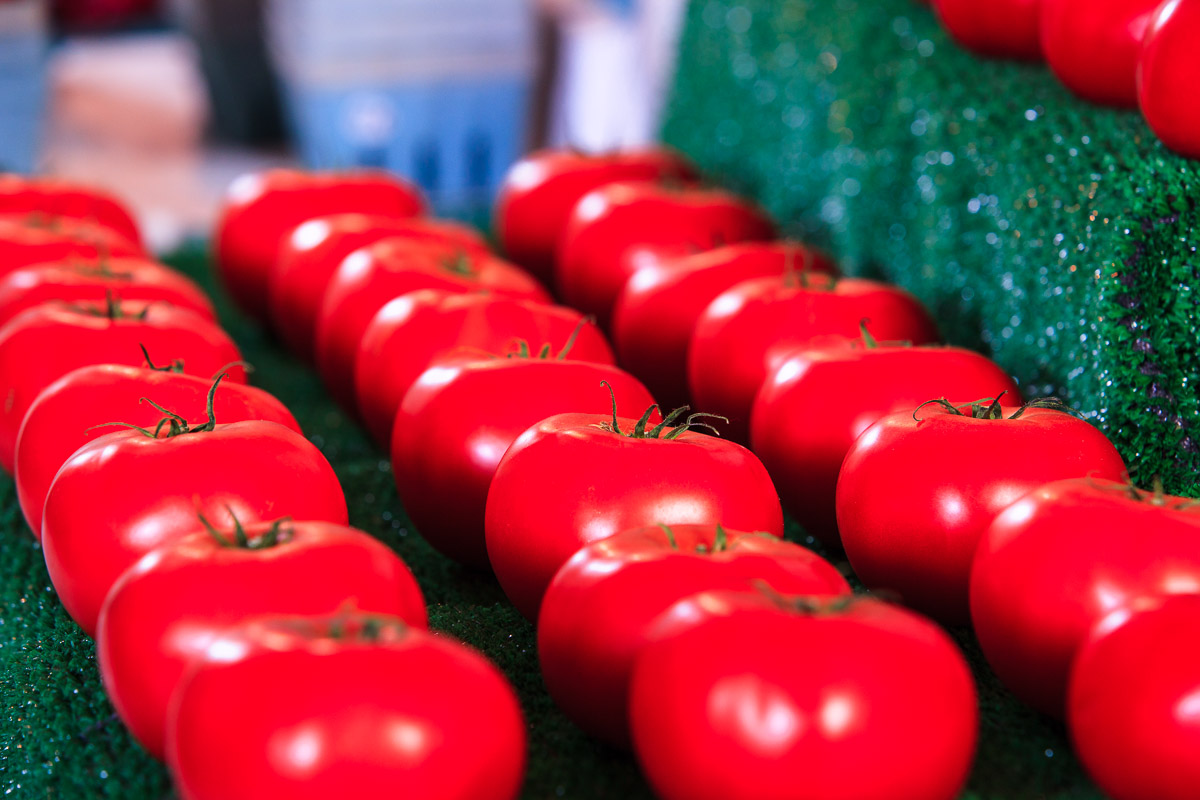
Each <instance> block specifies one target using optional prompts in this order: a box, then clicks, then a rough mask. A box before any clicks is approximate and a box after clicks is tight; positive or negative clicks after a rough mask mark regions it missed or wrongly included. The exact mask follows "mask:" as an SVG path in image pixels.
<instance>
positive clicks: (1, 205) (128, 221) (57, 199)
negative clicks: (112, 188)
mask: <svg viewBox="0 0 1200 800" xmlns="http://www.w3.org/2000/svg"><path fill="white" fill-rule="evenodd" d="M0 214H20V215H26V216H37V215H40V216H42V217H43V218H47V219H50V218H60V219H72V220H83V221H86V222H91V223H95V224H97V225H100V226H103V227H105V228H108V229H110V230H112V231H114V232H115V233H117V234H119V235H120V236H121V237H123V238H124V239H126V240H128V241H129V242H130V243H131V244H134V245H139V246H140V245H141V243H142V238H141V233H140V232H139V231H138V226H137V223H136V222H134V220H133V215H132V214H130V213H129V209H127V208H126V207H125V206H124V204H122V203H121V202H120V201H118V200H117V199H116V198H114V197H113V196H112V195H110V194H109V193H108V192H105V191H103V190H101V189H97V188H96V187H94V186H83V185H80V184H76V183H71V182H69V181H64V180H62V179H60V178H49V177H36V178H34V177H29V176H25V175H13V174H0Z"/></svg>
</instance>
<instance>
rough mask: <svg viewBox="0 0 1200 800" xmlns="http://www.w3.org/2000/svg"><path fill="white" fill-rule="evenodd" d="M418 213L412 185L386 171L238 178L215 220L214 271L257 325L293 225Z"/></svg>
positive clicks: (282, 172) (287, 172) (285, 172)
mask: <svg viewBox="0 0 1200 800" xmlns="http://www.w3.org/2000/svg"><path fill="white" fill-rule="evenodd" d="M424 210H425V201H424V199H423V198H422V197H421V195H420V191H419V190H418V189H417V188H416V187H415V186H413V185H412V184H410V183H408V182H407V181H405V180H403V179H402V178H399V177H397V176H395V175H391V174H388V173H385V172H372V171H358V172H303V171H300V170H292V169H276V170H269V171H267V172H259V173H253V174H249V175H243V176H242V177H240V178H238V179H237V180H236V181H234V182H233V183H232V184H231V185H230V186H229V190H228V191H227V192H226V193H225V202H224V205H223V207H222V209H221V216H220V219H218V220H217V227H216V233H215V236H216V242H215V245H214V250H215V253H216V267H217V272H218V274H219V275H220V277H221V281H222V282H223V283H224V284H225V288H226V289H228V290H229V293H230V295H232V297H233V299H234V300H235V301H236V302H237V304H238V305H239V306H240V307H241V308H242V309H243V310H244V311H246V312H247V313H248V314H250V315H251V316H253V317H255V318H257V319H260V320H264V319H266V318H267V287H268V283H269V281H270V275H271V271H272V269H273V265H274V264H275V261H276V259H277V258H278V257H279V248H280V245H281V244H282V243H283V241H284V239H285V238H286V237H287V236H288V234H290V233H291V232H292V230H293V229H294V228H295V227H296V226H297V225H299V224H300V223H302V222H304V221H305V220H309V219H312V218H313V217H321V216H327V215H329V214H341V213H346V212H360V213H364V214H375V215H380V216H391V217H415V216H419V215H421V214H422V213H423V212H424Z"/></svg>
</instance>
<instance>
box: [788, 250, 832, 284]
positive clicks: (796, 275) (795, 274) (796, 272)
mask: <svg viewBox="0 0 1200 800" xmlns="http://www.w3.org/2000/svg"><path fill="white" fill-rule="evenodd" d="M799 252H800V250H799V249H798V248H796V247H790V248H788V251H787V254H786V255H785V256H784V260H783V285H784V286H785V287H787V288H788V289H811V288H813V286H814V284H813V278H812V275H813V273H812V271H811V270H809V269H808V261H807V260H805V264H804V267H803V268H800V269H798V268H797V267H796V256H797V254H798V253H799ZM821 276H822V278H823V279H824V280H825V281H826V282H823V283H822V284H821V286H819V287H818V288H821V289H825V290H826V291H832V290H833V287H834V286H836V285H837V278H835V277H834V276H832V275H826V274H825V273H821Z"/></svg>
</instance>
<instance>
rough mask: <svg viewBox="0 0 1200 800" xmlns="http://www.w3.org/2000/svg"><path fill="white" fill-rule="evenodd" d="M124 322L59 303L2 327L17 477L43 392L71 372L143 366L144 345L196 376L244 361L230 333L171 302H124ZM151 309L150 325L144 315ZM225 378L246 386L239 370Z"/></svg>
mask: <svg viewBox="0 0 1200 800" xmlns="http://www.w3.org/2000/svg"><path fill="white" fill-rule="evenodd" d="M118 305H119V306H120V308H121V310H122V313H123V314H125V316H124V317H123V318H121V319H111V318H109V317H108V316H103V310H102V309H101V308H97V307H96V306H95V304H89V303H81V304H79V307H82V308H88V309H90V310H91V311H90V313H89V312H84V311H81V310H79V308H77V307H70V306H65V305H61V304H58V303H48V304H43V305H40V306H37V307H36V308H31V309H29V310H28V311H23V312H21V313H20V314H18V315H17V316H15V317H13V318H12V319H11V320H9V321H8V323H7V324H5V325H4V327H3V328H0V386H3V387H5V390H4V392H5V395H4V403H3V404H2V405H0V466H3V468H4V470H5V471H6V472H8V473H10V474H11V473H12V468H13V456H14V450H15V449H16V444H17V432H18V431H19V429H20V426H21V423H22V422H23V421H24V419H25V413H26V412H27V411H28V410H29V407H30V406H31V405H32V404H33V401H34V400H36V399H37V396H38V395H39V394H41V393H42V390H43V389H45V388H46V387H47V386H49V385H50V384H51V383H53V382H54V381H56V380H58V379H59V378H61V377H62V376H63V375H65V374H67V373H68V372H70V371H72V370H74V369H78V368H79V367H84V366H88V365H91V364H128V365H132V366H142V365H144V364H145V363H146V362H145V358H144V357H143V355H142V350H141V347H139V345H142V346H145V348H146V350H147V351H148V352H149V353H150V357H151V358H152V359H154V360H155V362H156V363H160V362H161V363H167V362H169V361H170V360H171V359H179V360H181V361H183V364H184V369H185V371H186V372H187V373H188V374H190V375H201V376H204V377H210V376H212V375H215V374H216V373H217V372H218V371H220V370H221V369H222V368H224V367H227V366H229V365H230V364H232V363H233V362H235V361H240V360H241V358H242V356H241V354H240V353H239V352H238V349H237V346H236V345H235V344H234V343H233V340H232V339H230V338H229V335H228V334H227V333H225V332H224V331H223V330H221V329H220V328H218V327H217V326H216V324H215V323H212V322H209V321H208V320H206V319H204V318H203V317H201V316H199V315H197V314H196V313H195V312H194V311H188V310H187V309H183V308H177V307H175V306H169V305H167V304H165V303H149V304H147V303H145V302H138V301H131V302H128V303H119V304H118ZM147 308H148V309H149V310H148V311H146V315H145V318H144V319H138V318H137V316H138V315H139V314H141V312H142V311H144V310H146V309H147ZM227 374H228V377H227V378H226V379H225V380H227V381H229V382H231V383H245V382H246V371H245V370H244V369H243V368H242V367H240V366H232V367H229V369H228V370H227Z"/></svg>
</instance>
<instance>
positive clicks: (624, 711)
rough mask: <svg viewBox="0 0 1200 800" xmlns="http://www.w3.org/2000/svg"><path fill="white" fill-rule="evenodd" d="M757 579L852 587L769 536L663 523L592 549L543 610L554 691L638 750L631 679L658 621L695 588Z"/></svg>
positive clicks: (541, 639)
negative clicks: (633, 730)
mask: <svg viewBox="0 0 1200 800" xmlns="http://www.w3.org/2000/svg"><path fill="white" fill-rule="evenodd" d="M753 581H762V582H764V583H766V584H767V585H768V586H770V587H771V588H772V589H774V590H775V591H778V592H783V593H786V594H803V595H839V594H849V593H850V585H849V584H847V583H846V579H845V578H843V577H842V575H841V573H839V572H838V571H837V570H836V569H835V568H834V567H833V565H832V564H830V563H829V562H828V561H826V560H825V559H823V558H821V557H820V556H818V555H817V554H816V553H814V552H812V551H811V550H806V549H805V548H803V547H800V546H799V545H795V544H791V543H790V542H784V541H781V540H779V539H778V538H776V537H775V536H772V535H770V534H766V533H748V532H745V531H726V530H725V529H724V528H722V527H720V526H714V525H675V526H669V527H668V526H658V525H655V526H653V527H649V528H636V529H634V530H631V531H622V532H621V533H618V534H616V535H615V536H611V537H609V538H608V539H604V540H602V541H599V542H595V543H593V544H590V545H588V546H587V547H584V548H583V549H582V550H580V551H579V552H577V553H576V554H575V555H574V556H572V557H571V559H570V560H569V561H568V562H567V563H566V564H564V565H563V567H562V569H560V570H559V571H558V573H557V574H556V575H555V576H554V580H553V581H552V582H551V583H550V586H549V588H548V589H546V597H545V600H544V602H543V603H542V612H541V614H540V615H539V616H538V660H539V662H540V664H541V667H542V676H543V677H544V678H545V679H546V688H547V689H548V690H549V692H550V696H551V697H553V698H554V702H556V703H558V706H559V708H561V709H562V710H563V711H565V712H566V714H567V716H568V717H570V718H571V720H572V721H573V722H575V724H577V725H579V726H580V727H581V728H583V729H584V730H585V731H587V732H588V733H590V734H592V735H593V736H598V737H600V738H601V739H603V740H604V741H606V742H608V743H609V744H612V745H616V746H618V747H629V746H630V742H629V717H628V706H629V677H630V673H631V672H632V670H633V662H634V659H635V658H637V654H638V653H639V652H640V651H641V650H642V648H644V647H645V646H646V645H647V644H648V643H649V641H650V638H649V632H650V628H651V623H652V622H653V621H654V619H655V618H656V617H657V616H658V615H659V614H661V613H662V612H664V611H666V610H667V609H668V608H670V607H671V605H673V604H674V603H675V602H677V601H679V600H682V599H684V598H686V597H688V596H690V595H692V594H695V593H696V592H702V591H709V590H714V589H740V588H744V587H749V586H750V585H751V583H752V582H753Z"/></svg>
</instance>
